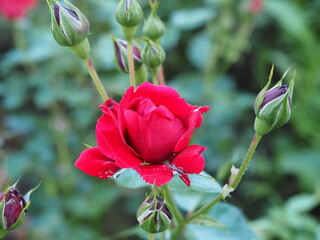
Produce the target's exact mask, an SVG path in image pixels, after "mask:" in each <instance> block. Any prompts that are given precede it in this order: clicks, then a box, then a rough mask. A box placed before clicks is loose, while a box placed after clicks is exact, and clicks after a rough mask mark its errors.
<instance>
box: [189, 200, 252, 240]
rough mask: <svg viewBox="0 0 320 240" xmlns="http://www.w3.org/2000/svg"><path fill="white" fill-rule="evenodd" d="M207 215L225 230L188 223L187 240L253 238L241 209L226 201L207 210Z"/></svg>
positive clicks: (238, 239)
mask: <svg viewBox="0 0 320 240" xmlns="http://www.w3.org/2000/svg"><path fill="white" fill-rule="evenodd" d="M209 216H211V217H213V218H214V219H216V220H217V221H218V222H220V223H221V224H223V225H224V226H225V227H226V229H227V231H225V230H224V229H221V228H212V227H210V226H199V225H188V226H187V228H186V234H185V235H186V237H187V239H188V240H198V239H210V240H253V239H257V236H256V234H255V233H254V232H253V231H252V230H251V228H250V227H249V225H248V223H247V221H246V219H245V217H244V215H243V214H242V213H241V211H240V210H239V209H238V208H236V207H234V206H232V205H231V204H228V203H218V204H217V205H215V206H214V208H213V209H212V210H211V211H210V212H209Z"/></svg>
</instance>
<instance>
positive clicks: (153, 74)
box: [152, 68, 159, 85]
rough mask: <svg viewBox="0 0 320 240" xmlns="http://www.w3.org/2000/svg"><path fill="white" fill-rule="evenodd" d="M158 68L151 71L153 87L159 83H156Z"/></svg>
mask: <svg viewBox="0 0 320 240" xmlns="http://www.w3.org/2000/svg"><path fill="white" fill-rule="evenodd" d="M158 72H159V71H158V68H156V69H154V70H152V83H153V84H154V85H159V82H158Z"/></svg>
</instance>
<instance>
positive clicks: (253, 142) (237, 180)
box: [230, 134, 262, 189]
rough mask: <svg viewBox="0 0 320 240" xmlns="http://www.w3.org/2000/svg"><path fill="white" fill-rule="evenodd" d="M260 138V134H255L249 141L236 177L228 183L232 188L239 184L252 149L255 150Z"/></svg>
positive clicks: (251, 154)
mask: <svg viewBox="0 0 320 240" xmlns="http://www.w3.org/2000/svg"><path fill="white" fill-rule="evenodd" d="M261 138H262V135H258V134H255V135H254V136H253V138H252V140H251V143H250V146H249V148H248V151H247V154H246V156H245V157H244V160H243V162H242V164H241V167H240V169H239V172H238V174H237V177H236V178H235V179H234V181H233V182H232V183H231V185H230V186H231V187H232V188H234V189H236V188H237V186H238V185H239V183H240V181H241V179H242V177H243V175H244V173H245V172H246V170H247V168H248V165H249V163H250V160H251V158H252V156H253V154H254V151H255V150H256V148H257V146H258V144H259V142H260V140H261Z"/></svg>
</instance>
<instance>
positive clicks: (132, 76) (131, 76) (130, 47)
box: [127, 39, 137, 88]
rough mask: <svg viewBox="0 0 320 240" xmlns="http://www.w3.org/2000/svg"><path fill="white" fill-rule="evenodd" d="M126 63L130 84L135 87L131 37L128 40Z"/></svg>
mask: <svg viewBox="0 0 320 240" xmlns="http://www.w3.org/2000/svg"><path fill="white" fill-rule="evenodd" d="M127 48H128V65H129V75H130V85H131V86H133V87H134V88H136V86H137V84H136V77H135V73H134V62H133V44H132V39H130V40H128V45H127Z"/></svg>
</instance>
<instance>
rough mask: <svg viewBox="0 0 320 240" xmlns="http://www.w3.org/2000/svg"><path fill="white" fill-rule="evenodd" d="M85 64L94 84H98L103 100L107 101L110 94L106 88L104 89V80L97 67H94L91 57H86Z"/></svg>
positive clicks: (97, 87)
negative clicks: (101, 78)
mask: <svg viewBox="0 0 320 240" xmlns="http://www.w3.org/2000/svg"><path fill="white" fill-rule="evenodd" d="M83 62H84V64H85V65H86V68H87V70H88V72H89V74H90V76H91V79H92V81H93V83H94V85H95V86H96V89H97V90H98V92H99V94H100V97H101V98H102V100H103V101H104V102H105V101H106V100H108V98H109V97H108V94H107V92H106V90H105V89H104V87H103V85H102V82H101V80H100V78H99V76H98V74H97V71H96V69H95V68H94V66H93V64H92V61H91V59H89V58H88V59H84V60H83Z"/></svg>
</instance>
